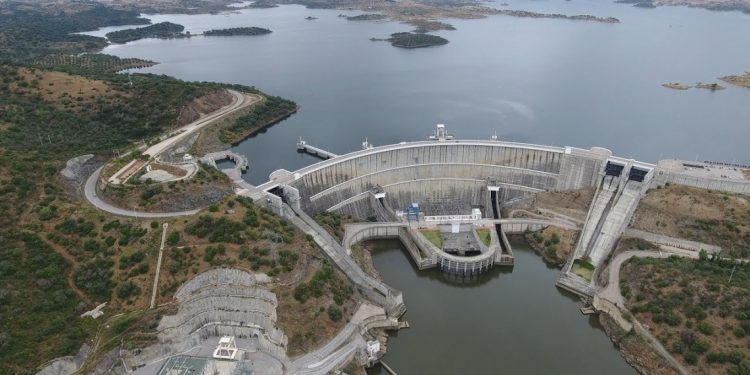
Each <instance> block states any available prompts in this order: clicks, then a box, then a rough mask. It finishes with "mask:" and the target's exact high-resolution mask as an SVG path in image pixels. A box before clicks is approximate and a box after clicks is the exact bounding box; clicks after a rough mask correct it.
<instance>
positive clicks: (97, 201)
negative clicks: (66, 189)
mask: <svg viewBox="0 0 750 375" xmlns="http://www.w3.org/2000/svg"><path fill="white" fill-rule="evenodd" d="M102 168H104V167H99V169H97V170H95V171H94V173H92V174H91V176H89V178H88V180H86V185H85V186H84V187H83V195H84V197H86V200H87V201H88V202H89V203H91V205H93V206H94V207H96V208H97V209H99V210H102V211H105V212H109V213H111V214H113V215H117V216H126V217H135V218H149V219H158V218H168V217H180V216H190V215H195V214H196V213H198V211H200V210H190V211H178V212H143V211H135V210H128V209H125V208H120V207H115V206H113V205H111V204H109V203H107V202H105V201H104V200H102V199H101V198H99V196H98V195H97V194H96V182H97V181H99V176H100V175H101V174H102Z"/></svg>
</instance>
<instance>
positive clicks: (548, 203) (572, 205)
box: [534, 188, 594, 220]
mask: <svg viewBox="0 0 750 375" xmlns="http://www.w3.org/2000/svg"><path fill="white" fill-rule="evenodd" d="M593 199H594V189H592V188H586V189H578V190H567V191H554V192H552V191H545V192H541V193H538V194H537V195H536V200H535V202H534V208H541V209H547V210H550V211H555V212H558V213H560V214H563V215H566V216H570V217H573V218H576V219H579V220H584V219H585V218H586V213H587V212H588V209H589V205H591V201H592V200H593Z"/></svg>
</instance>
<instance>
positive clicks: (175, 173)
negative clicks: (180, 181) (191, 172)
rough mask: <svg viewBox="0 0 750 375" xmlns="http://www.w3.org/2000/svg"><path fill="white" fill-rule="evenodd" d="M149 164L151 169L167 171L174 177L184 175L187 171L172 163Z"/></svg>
mask: <svg viewBox="0 0 750 375" xmlns="http://www.w3.org/2000/svg"><path fill="white" fill-rule="evenodd" d="M150 165H151V169H152V170H153V169H159V170H162V171H165V172H167V173H169V174H171V175H172V176H175V177H183V176H185V175H186V174H187V172H186V171H185V170H184V169H182V168H180V167H176V166H174V165H169V164H160V163H151V164H150Z"/></svg>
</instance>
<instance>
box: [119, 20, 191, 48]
mask: <svg viewBox="0 0 750 375" xmlns="http://www.w3.org/2000/svg"><path fill="white" fill-rule="evenodd" d="M182 30H185V26H182V25H178V24H176V23H171V22H159V23H155V24H153V25H149V26H146V27H139V28H136V29H125V30H117V31H112V32H109V33H107V39H109V40H110V41H111V42H112V43H127V42H132V41H134V40H138V39H145V38H161V39H168V38H177V37H182V36H185V34H183V33H182ZM188 35H189V34H188Z"/></svg>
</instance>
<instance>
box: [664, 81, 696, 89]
mask: <svg viewBox="0 0 750 375" xmlns="http://www.w3.org/2000/svg"><path fill="white" fill-rule="evenodd" d="M661 85H662V86H664V87H666V88H668V89H673V90H687V89H689V88H691V87H692V86H690V85H686V84H684V83H679V82H670V83H662V84H661Z"/></svg>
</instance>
